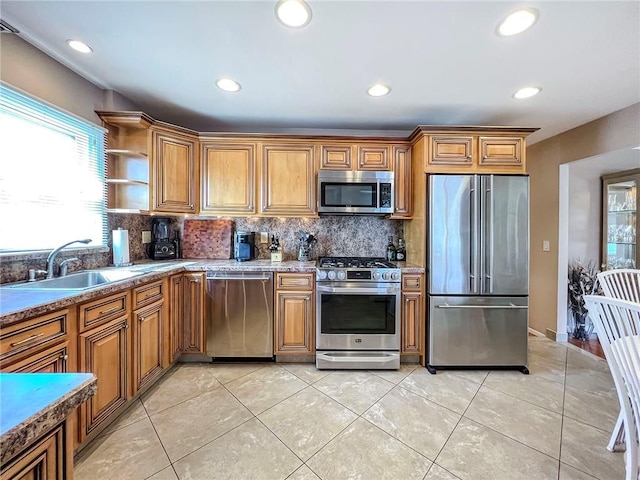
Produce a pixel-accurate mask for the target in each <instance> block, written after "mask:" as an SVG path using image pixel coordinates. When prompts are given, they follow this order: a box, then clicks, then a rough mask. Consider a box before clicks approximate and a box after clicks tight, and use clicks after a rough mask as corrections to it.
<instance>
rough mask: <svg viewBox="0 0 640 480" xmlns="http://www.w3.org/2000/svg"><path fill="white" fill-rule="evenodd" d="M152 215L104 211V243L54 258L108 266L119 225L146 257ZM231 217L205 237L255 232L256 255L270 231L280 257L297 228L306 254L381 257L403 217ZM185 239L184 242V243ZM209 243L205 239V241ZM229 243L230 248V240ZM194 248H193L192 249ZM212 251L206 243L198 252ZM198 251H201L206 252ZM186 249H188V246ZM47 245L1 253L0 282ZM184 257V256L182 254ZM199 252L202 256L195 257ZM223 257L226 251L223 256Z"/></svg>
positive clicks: (291, 252)
mask: <svg viewBox="0 0 640 480" xmlns="http://www.w3.org/2000/svg"><path fill="white" fill-rule="evenodd" d="M166 217H167V218H171V221H172V222H171V238H173V237H174V235H175V233H174V232H175V231H176V230H179V231H180V237H181V239H182V240H183V242H184V222H185V219H184V217H169V216H166ZM154 218H155V217H153V216H145V215H135V214H119V213H109V214H108V224H107V225H108V229H109V235H108V248H109V250H108V251H106V250H104V249H99V250H98V251H96V250H93V251H91V250H89V251H87V250H77V251H76V250H65V251H64V252H62V253H60V255H59V256H58V259H57V262H56V263H59V262H60V261H62V260H65V259H67V258H72V257H78V258H79V261H78V262H73V263H71V264H70V265H69V272H72V271H74V270H86V269H92V268H101V267H107V266H109V265H112V264H113V256H112V253H111V241H112V240H111V238H112V236H111V231H112V230H117V229H118V227H121V228H122V229H123V230H128V231H129V243H130V245H129V252H130V257H131V261H133V262H135V261H139V260H143V259H147V258H149V256H148V254H147V249H146V248H147V247H146V245H147V244H143V243H142V232H143V231H145V230H146V231H150V230H151V225H152V222H153V219H154ZM188 220H189V221H191V220H200V221H215V220H216V219H210V218H205V217H200V218H197V217H194V218H190V219H188ZM223 221H225V222H229V221H231V222H232V223H231V225H230V228H228V229H227V230H225V233H224V234H223V235H224V237H225V238H222V237H221V238H217V239H216V240H214V239H207V240H206V241H207V242H211V241H217V242H223V245H224V248H226V243H225V240H226V237H227V236H228V241H229V242H232V238H233V232H234V231H250V232H256V242H258V243H257V247H258V249H259V251H260V253H259V255H258V258H263V259H267V258H269V256H270V255H269V245H270V241H271V236H272V235H273V236H276V237H278V238H279V239H280V245H282V246H283V249H284V260H296V259H297V255H298V248H299V238H300V231H301V230H303V231H305V232H306V233H311V234H313V236H314V237H316V238H317V240H318V241H317V243H316V244H314V246H313V248H312V250H311V255H312V257H313V258H314V259H315V258H317V257H320V256H341V255H344V256H372V257H384V256H385V253H386V246H387V243H388V238H389V236H390V235H392V236H393V237H394V241H395V242H396V243H397V240H398V237H401V236H402V234H403V233H402V221H400V220H389V219H385V218H380V217H372V216H355V215H354V216H349V215H345V216H340V215H335V216H331V215H330V216H322V217H320V218H257V217H254V218H250V217H236V218H231V219H225V220H223ZM260 232H267V233H268V235H269V242H268V243H264V244H263V243H260V242H259V240H260V234H259V233H260ZM184 247H185V245H183V249H184ZM209 247H210V245H209ZM229 248H230V249H232V248H233V246H232V243H230V247H229ZM192 251H193V250H192ZM206 251H211V250H207V249H206V248H205V249H204V250H203V252H206ZM203 252H201V253H200V254H203V255H207V253H203ZM186 253H189V251H187V252H186ZM48 254H49V252H48V251H45V252H36V253H30V254H22V255H10V256H3V257H1V258H0V283H8V282H17V281H23V280H26V279H27V275H28V271H29V269H31V268H34V269H44V268H45V261H46V258H47V255H48ZM185 258H188V257H187V256H186V255H185ZM198 258H203V257H198ZM227 258H228V257H227Z"/></svg>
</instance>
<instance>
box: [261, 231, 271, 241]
mask: <svg viewBox="0 0 640 480" xmlns="http://www.w3.org/2000/svg"><path fill="white" fill-rule="evenodd" d="M260 243H269V232H260Z"/></svg>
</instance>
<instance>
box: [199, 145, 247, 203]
mask: <svg viewBox="0 0 640 480" xmlns="http://www.w3.org/2000/svg"><path fill="white" fill-rule="evenodd" d="M255 155H256V146H255V144H253V143H235V142H225V141H215V142H209V141H206V142H202V144H201V167H200V168H201V172H202V175H201V187H200V188H201V192H202V195H201V199H200V212H201V213H202V214H214V215H232V214H235V215H248V214H254V213H256V202H255V198H256V174H255V172H256V158H255Z"/></svg>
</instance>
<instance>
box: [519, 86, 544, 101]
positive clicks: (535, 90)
mask: <svg viewBox="0 0 640 480" xmlns="http://www.w3.org/2000/svg"><path fill="white" fill-rule="evenodd" d="M541 91H542V89H541V88H540V87H524V88H521V89H520V90H518V91H517V92H516V93H514V94H513V98H517V99H519V100H521V99H523V98H529V97H533V96H534V95H537V94H539V93H540V92H541Z"/></svg>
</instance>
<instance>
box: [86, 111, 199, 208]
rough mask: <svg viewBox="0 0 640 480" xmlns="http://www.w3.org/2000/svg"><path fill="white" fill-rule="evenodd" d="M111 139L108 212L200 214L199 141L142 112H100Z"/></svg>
mask: <svg viewBox="0 0 640 480" xmlns="http://www.w3.org/2000/svg"><path fill="white" fill-rule="evenodd" d="M96 113H97V114H98V116H99V117H100V118H101V119H102V121H103V124H104V126H105V127H106V128H107V129H108V131H109V133H108V135H107V145H108V148H107V150H106V153H107V179H106V183H107V186H108V190H107V211H110V212H120V213H151V212H158V213H197V212H198V205H197V200H198V191H197V186H198V182H197V178H198V177H199V174H198V158H197V155H198V148H197V146H198V137H197V133H196V132H193V131H191V130H188V129H185V128H182V127H178V126H175V125H169V124H166V123H163V122H159V121H157V120H155V119H153V118H152V117H150V116H149V115H146V114H145V113H142V112H109V111H97V112H96Z"/></svg>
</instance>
